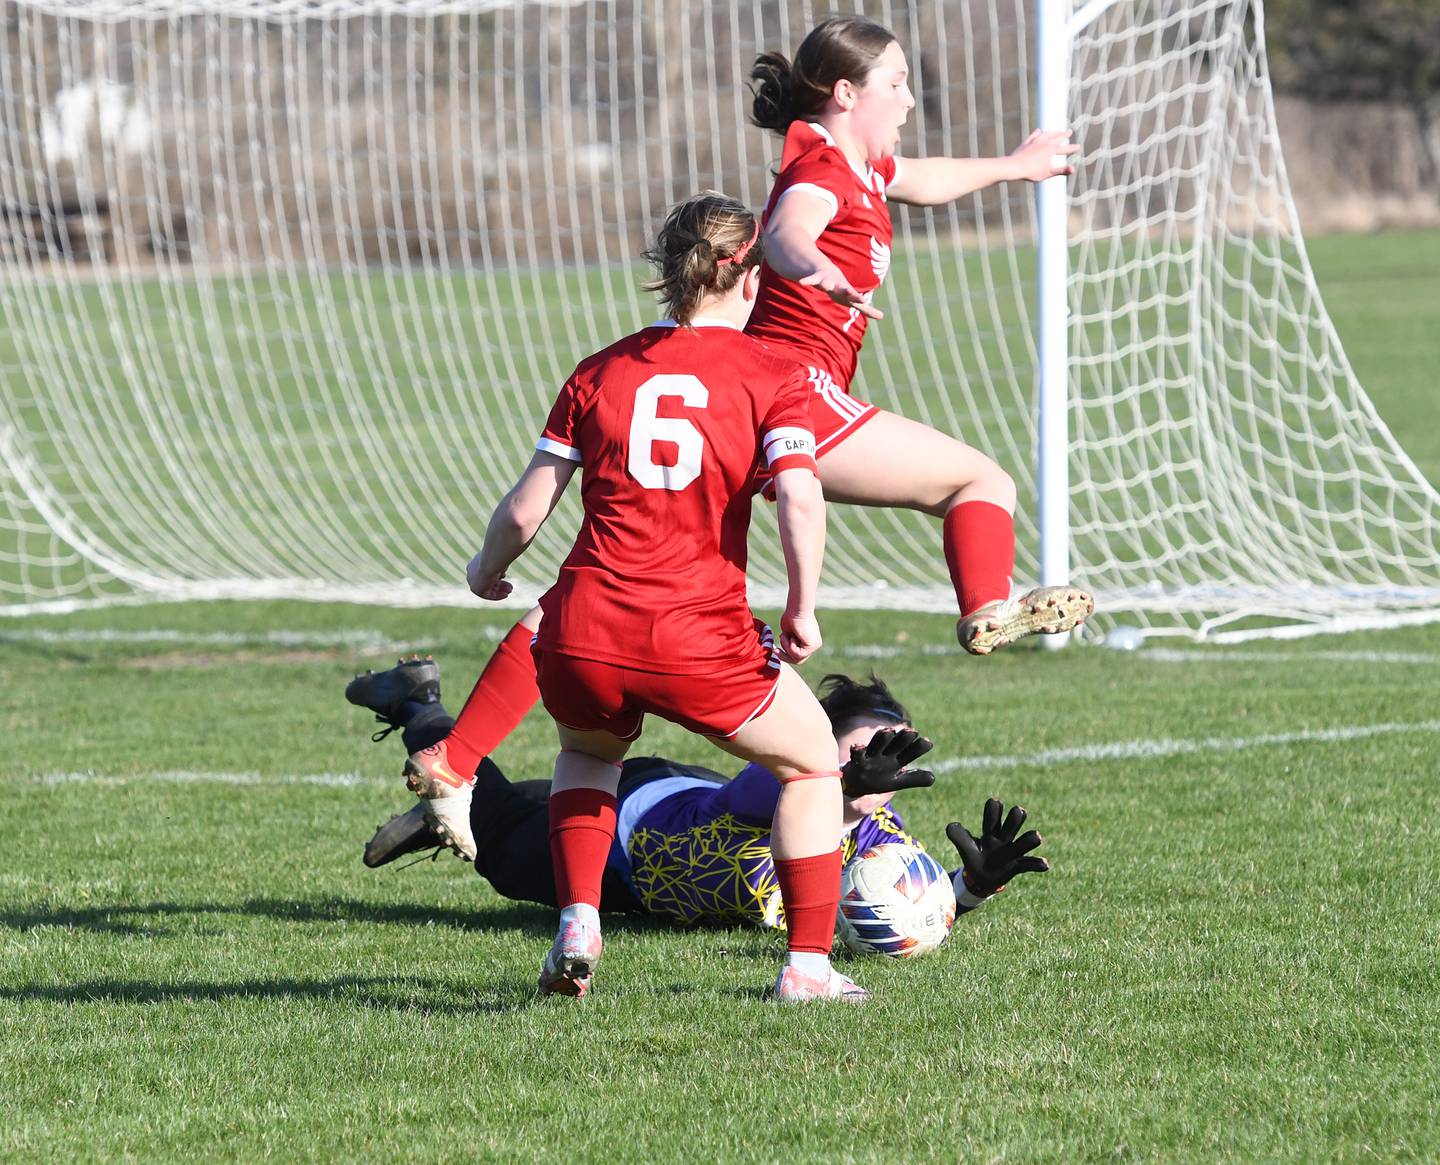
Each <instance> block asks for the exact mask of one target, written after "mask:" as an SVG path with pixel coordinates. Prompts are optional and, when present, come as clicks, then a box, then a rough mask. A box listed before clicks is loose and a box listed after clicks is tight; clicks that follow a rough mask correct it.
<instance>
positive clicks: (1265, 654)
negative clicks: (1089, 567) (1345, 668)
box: [833, 643, 1440, 666]
mask: <svg viewBox="0 0 1440 1165" xmlns="http://www.w3.org/2000/svg"><path fill="white" fill-rule="evenodd" d="M833 650H834V653H835V654H836V655H844V656H849V657H851V658H854V659H904V658H907V657H913V656H917V655H924V656H944V655H964V654H965V653H964V652H963V651H962V650H961V649H960V648H959V647H958V646H956V647H952V646H950V645H948V644H944V643H916V644H910V643H857V644H849V645H842V646H839V647H836V648H834V649H833ZM1087 650H1088V649H1087ZM1116 654H1117V655H1129V656H1133V657H1134V658H1136V659H1143V660H1145V661H1146V662H1147V663H1181V664H1190V663H1313V662H1315V661H1317V660H1319V661H1323V662H1325V663H1397V664H1420V665H1428V666H1434V665H1436V664H1440V655H1431V654H1428V653H1425V652H1418V651H1232V650H1229V649H1227V648H1217V647H1196V648H1194V649H1192V650H1189V651H1184V650H1181V649H1179V648H1174V647H1144V648H1141V649H1139V650H1138V651H1133V652H1132V651H1127V652H1116Z"/></svg>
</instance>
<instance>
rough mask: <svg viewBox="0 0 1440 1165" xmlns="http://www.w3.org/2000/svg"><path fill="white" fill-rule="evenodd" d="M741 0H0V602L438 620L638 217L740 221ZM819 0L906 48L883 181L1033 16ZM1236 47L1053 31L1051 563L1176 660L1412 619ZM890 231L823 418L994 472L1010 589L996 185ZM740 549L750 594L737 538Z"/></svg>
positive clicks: (1201, 39) (1346, 392)
mask: <svg viewBox="0 0 1440 1165" xmlns="http://www.w3.org/2000/svg"><path fill="white" fill-rule="evenodd" d="M776 7H777V6H774V5H769V4H762V3H759V2H758V0H745V2H743V3H740V2H737V3H701V2H699V0H690V2H687V3H679V2H675V0H671V2H668V3H660V2H659V0H652V2H649V3H645V2H641V0H623V2H621V0H617V2H615V3H596V2H590V3H568V2H567V3H560V4H555V3H543V4H542V3H528V4H519V3H503V2H499V0H485V2H477V3H469V4H462V3H446V2H439V0H434V2H432V0H423V2H413V0H412V2H409V3H401V2H399V0H391V2H366V0H353V2H346V3H342V2H341V0H325V2H317V3H306V2H303V0H268V2H265V0H224V2H222V0H203V2H202V0H190V2H175V3H162V2H154V3H142V2H140V0H99V2H93V3H60V2H51V3H28V2H18V3H17V2H16V0H0V313H3V327H0V610H8V611H12V612H15V611H24V610H38V609H54V608H56V607H57V606H65V605H76V604H82V603H97V602H100V603H103V602H113V601H118V600H122V599H125V598H128V597H134V596H136V595H144V594H153V595H162V596H171V597H174V596H191V597H204V596H247V595H249V596H303V597H313V598H327V597H328V598H355V599H365V600H371V601H382V602H396V603H407V602H408V603H419V602H437V601H438V602H449V601H462V602H463V601H468V600H467V598H466V596H465V595H464V592H463V590H462V588H461V586H460V585H459V582H458V580H459V575H460V571H461V569H462V568H463V565H464V562H465V561H466V560H467V559H468V557H469V555H470V554H471V553H472V552H473V550H474V549H476V547H477V546H478V544H479V541H480V538H481V534H482V526H483V522H484V520H485V518H486V516H487V515H488V513H489V510H490V508H491V506H492V505H493V503H494V501H495V500H496V499H497V498H498V496H499V494H500V492H501V491H502V490H503V489H504V488H505V487H506V486H507V485H508V484H509V482H510V481H511V480H512V479H513V477H514V475H515V474H516V473H517V472H518V470H519V469H520V467H521V466H522V465H523V464H524V462H525V460H526V458H527V456H528V451H529V449H530V447H531V444H532V442H533V439H534V436H535V434H536V433H537V431H538V427H539V424H540V421H541V419H542V417H543V415H544V411H545V408H546V406H547V404H548V402H549V400H550V398H551V396H552V394H553V392H554V390H555V388H556V387H557V386H558V385H559V383H560V381H561V380H562V379H563V377H564V376H565V374H566V373H567V372H568V371H569V369H570V368H571V366H572V365H573V364H574V363H575V361H576V360H577V359H578V358H580V357H581V356H583V355H585V354H587V353H588V352H590V351H592V350H593V349H596V348H598V347H600V346H602V345H604V344H606V343H608V342H610V341H611V340H612V339H614V338H615V337H617V336H619V335H620V334H622V333H624V332H627V331H630V330H633V329H634V328H635V327H637V326H639V325H640V324H643V323H645V322H648V321H649V320H650V319H653V318H654V316H655V314H656V311H655V308H654V307H653V304H652V302H651V301H650V298H649V297H648V296H646V295H645V294H644V293H642V292H641V291H640V290H639V282H640V279H641V277H642V265H641V262H640V259H639V253H640V251H641V249H642V248H643V246H644V245H645V243H646V241H647V236H648V235H649V233H650V232H651V231H653V229H654V226H655V225H656V223H657V222H658V219H659V218H660V216H661V215H662V213H663V211H664V209H665V208H666V207H667V206H668V205H669V204H670V203H672V202H674V201H676V200H678V199H679V198H681V197H684V196H685V195H687V194H689V193H691V192H693V191H695V190H697V189H700V188H703V187H708V186H714V187H720V188H723V189H725V190H727V191H729V192H732V193H734V194H736V195H738V196H740V197H742V198H744V199H745V200H746V201H747V202H749V203H751V204H752V205H756V206H758V205H760V204H761V203H762V202H763V200H764V197H765V193H766V189H767V184H768V181H769V176H768V169H769V168H770V167H772V166H773V165H774V163H775V161H776V155H777V145H778V141H777V139H774V138H773V137H771V136H769V135H766V134H763V133H762V132H761V131H759V130H756V129H754V128H753V127H749V126H748V125H747V123H746V121H745V111H746V109H747V106H748V102H747V94H746V90H745V86H744V78H745V74H746V71H747V69H748V65H749V63H750V62H751V61H752V60H753V59H754V57H755V55H756V54H757V53H758V52H760V51H762V50H763V49H766V48H772V47H780V48H782V49H785V50H787V51H793V49H794V47H795V45H796V44H797V43H798V41H799V38H800V37H801V36H802V35H803V34H804V32H805V31H806V29H808V27H810V25H811V24H812V23H813V22H814V21H815V20H816V19H818V18H819V16H821V15H824V12H825V11H827V10H828V8H826V7H824V6H821V7H819V8H816V7H812V6H811V5H810V4H808V3H807V4H804V5H800V6H794V10H793V11H789V12H777V11H775V9H776ZM857 10H863V11H865V12H867V13H868V14H869V15H872V16H874V17H876V18H877V19H879V20H881V21H883V22H885V23H887V24H889V25H890V26H891V27H893V28H894V29H895V30H896V32H897V34H898V35H899V36H900V38H901V41H902V44H903V45H904V47H905V48H906V49H907V52H908V53H909V55H910V59H911V67H912V71H913V82H912V83H913V84H914V86H915V89H916V92H917V95H918V97H919V105H918V106H917V108H916V110H915V113H914V115H913V118H912V123H911V127H910V129H909V130H908V131H907V138H906V142H905V144H904V146H903V147H902V149H903V150H904V152H909V153H927V154H939V153H947V154H985V153H996V152H1001V151H1004V150H1007V149H1010V148H1013V146H1014V145H1015V144H1017V143H1018V142H1019V140H1020V139H1021V138H1022V137H1023V136H1024V134H1025V133H1026V132H1027V131H1028V129H1029V128H1031V121H1032V118H1031V115H1030V112H1029V109H1030V104H1031V96H1030V95H1031V92H1032V89H1033V86H1032V84H1031V79H1030V77H1029V76H1028V70H1027V61H1028V60H1029V57H1030V47H1029V46H1030V42H1031V40H1032V36H1031V30H1030V28H1029V27H1028V25H1029V24H1030V22H1031V17H1030V14H1029V5H1028V2H1027V3H1024V4H1016V3H1013V0H989V2H962V0H955V2H952V3H945V4H933V3H916V4H911V5H906V4H899V3H868V4H863V5H859V6H857ZM1259 27H1260V21H1259V18H1258V3H1257V2H1256V0H1188V2H1185V3H1181V2H1180V0H1120V2H1119V3H1117V4H1116V5H1115V6H1114V7H1112V8H1111V9H1110V10H1109V11H1108V12H1107V13H1106V14H1105V15H1103V16H1102V17H1101V18H1100V19H1099V20H1098V21H1097V22H1096V23H1094V24H1093V25H1092V26H1091V27H1089V28H1088V29H1087V30H1085V31H1084V32H1083V33H1082V34H1081V35H1080V37H1079V39H1078V41H1077V44H1076V49H1075V52H1074V55H1073V62H1072V69H1073V80H1072V89H1071V92H1072V98H1071V107H1072V110H1073V124H1074V126H1075V128H1076V131H1077V136H1078V139H1079V140H1080V141H1081V143H1082V144H1083V146H1084V154H1083V155H1082V159H1083V160H1082V164H1081V168H1080V172H1079V174H1077V176H1076V178H1075V180H1074V182H1073V184H1072V194H1073V198H1072V207H1073V213H1072V218H1071V222H1072V262H1073V264H1074V275H1073V278H1072V282H1071V296H1070V298H1071V304H1072V327H1071V337H1072V345H1073V350H1074V359H1073V360H1072V364H1071V368H1072V372H1071V386H1070V387H1071V399H1072V407H1073V415H1072V432H1073V434H1074V438H1075V441H1074V460H1073V467H1072V478H1071V480H1072V495H1071V496H1072V503H1071V512H1072V519H1073V523H1074V531H1075V533H1074V541H1073V551H1072V561H1073V563H1074V568H1075V575H1076V578H1077V580H1078V581H1082V582H1085V583H1088V584H1090V585H1092V586H1094V587H1095V588H1096V589H1097V590H1098V591H1099V592H1100V597H1101V602H1102V604H1103V605H1104V606H1105V607H1106V608H1107V609H1108V610H1110V611H1112V612H1113V611H1119V610H1132V611H1137V612H1140V616H1141V617H1142V618H1143V619H1144V620H1145V621H1146V622H1148V623H1150V624H1152V625H1155V626H1157V627H1170V628H1175V629H1188V630H1191V631H1193V630H1196V629H1205V630H1209V629H1211V628H1213V627H1214V626H1216V625H1218V624H1222V623H1226V622H1230V621H1233V620H1236V619H1239V618H1244V617H1246V616H1251V615H1273V616H1277V617H1279V618H1280V619H1282V620H1285V621H1288V622H1292V623H1293V622H1295V621H1296V620H1300V621H1314V622H1319V623H1327V622H1328V623H1331V624H1333V623H1335V621H1337V620H1345V619H1351V618H1357V619H1362V620H1363V619H1370V618H1384V617H1391V618H1394V617H1396V616H1394V615H1393V614H1391V615H1388V616H1387V615H1386V613H1387V612H1396V611H1401V612H1406V613H1405V614H1404V615H1403V617H1404V618H1407V619H1409V618H1419V617H1428V615H1427V614H1426V613H1427V612H1436V613H1437V617H1440V566H1437V560H1440V556H1437V549H1436V541H1437V540H1436V529H1437V526H1436V517H1437V499H1436V496H1435V493H1434V491H1433V490H1432V489H1431V488H1430V487H1429V486H1428V485H1427V484H1426V483H1425V482H1424V481H1423V480H1422V478H1421V477H1420V475H1419V474H1418V473H1417V472H1416V471H1415V469H1414V467H1413V466H1412V465H1411V464H1410V462H1409V461H1408V460H1407V459H1406V458H1405V456H1404V454H1403V453H1402V452H1401V451H1400V449H1399V448H1398V447H1397V446H1396V444H1395V442H1394V441H1393V440H1392V439H1391V437H1390V435H1389V433H1388V432H1387V431H1386V429H1385V427H1384V425H1383V424H1382V423H1381V422H1380V420H1379V419H1378V418H1377V417H1376V416H1375V415H1374V411H1373V409H1372V408H1371V407H1370V405H1369V402H1368V400H1367V399H1366V398H1365V396H1364V394H1363V393H1362V392H1361V390H1360V388H1359V386H1358V385H1357V384H1356V383H1355V380H1354V377H1353V375H1352V374H1351V372H1350V369H1349V366H1348V364H1347V363H1346V360H1345V357H1344V354H1343V352H1342V351H1341V349H1340V347H1339V344H1338V343H1337V342H1336V340H1335V337H1334V336H1333V334H1332V331H1331V329H1330V326H1329V323H1328V320H1327V317H1326V315H1325V311H1324V308H1323V305H1322V304H1321V302H1320V300H1319V297H1318V294H1317V292H1316V289H1315V286H1314V281H1313V279H1312V277H1311V274H1310V271H1309V266H1308V263H1307V262H1306V260H1305V257H1304V252H1303V248H1302V246H1301V242H1300V239H1299V235H1298V231H1297V229H1296V225H1295V219H1294V213H1293V209H1292V207H1291V205H1290V200H1289V197H1288V192H1287V188H1286V185H1285V179H1284V172H1283V167H1282V164H1281V159H1280V155H1279V150H1278V145H1277V142H1276V135H1275V124H1274V117H1273V112H1272V110H1271V108H1270V93H1269V87H1268V82H1267V80H1266V76H1265V68H1264V54H1263V46H1262V44H1261V41H1260V35H1259ZM896 219H897V240H896V248H895V250H896V262H895V264H894V266H893V268H892V273H891V276H890V279H889V281H888V282H887V286H886V288H885V289H884V290H883V292H882V293H881V294H882V297H883V298H884V300H885V303H884V307H885V310H886V314H887V318H886V320H885V321H884V322H883V323H882V324H880V325H877V326H876V327H875V328H874V329H873V330H872V332H871V337H870V339H869V340H868V341H867V352H866V356H865V359H864V361H863V362H862V372H861V379H860V384H859V385H858V386H857V390H858V392H859V393H860V395H862V396H864V397H867V398H868V399H871V400H874V401H875V402H876V403H878V404H880V405H882V406H884V407H887V408H891V409H894V410H896V411H898V412H901V413H904V414H905V415H908V416H911V417H914V418H916V419H918V420H922V421H926V422H929V423H931V424H933V425H935V426H936V427H938V428H940V429H943V430H945V431H947V432H951V433H954V434H956V435H958V436H961V437H964V438H966V439H968V440H970V441H972V442H973V443H975V444H978V445H980V446H981V447H982V448H985V449H987V450H988V451H989V452H991V453H992V454H993V455H994V456H995V457H996V458H997V459H998V460H999V461H1000V462H1001V463H1002V464H1003V465H1005V466H1006V468H1008V469H1009V470H1011V472H1012V473H1014V474H1015V476H1016V477H1017V479H1018V480H1019V481H1020V482H1021V496H1022V519H1021V522H1020V538H1021V548H1020V562H1019V568H1018V573H1019V575H1020V576H1021V577H1033V575H1034V571H1035V553H1034V539H1035V531H1034V528H1033V525H1032V524H1031V522H1030V521H1029V519H1028V517H1027V516H1025V515H1026V514H1028V512H1029V511H1028V508H1027V507H1028V506H1029V499H1030V496H1031V482H1032V480H1033V466H1032V462H1033V456H1034V454H1033V443H1034V430H1035V425H1034V417H1033V407H1034V406H1033V400H1034V395H1035V393H1034V373H1033V368H1034V351H1035V349H1034V337H1033V328H1032V323H1031V318H1030V312H1031V308H1030V304H1031V303H1032V302H1033V298H1034V295H1033V287H1032V283H1033V276H1032V272H1033V270H1034V254H1033V207H1032V196H1031V191H1030V189H1029V188H1028V187H1024V186H1014V187H1000V188H996V189H993V190H990V191H986V192H984V193H982V194H979V195H976V196H974V197H971V198H967V199H964V200H962V201H961V202H960V203H958V204H956V205H954V206H952V207H946V208H941V209H938V210H934V211H917V212H904V211H900V210H899V209H898V208H897V214H896ZM880 471H881V472H883V467H880ZM574 522H575V511H574V508H573V500H572V502H571V503H570V504H568V505H567V508H566V509H565V511H564V512H563V513H562V514H560V515H557V517H556V519H555V520H554V521H553V522H552V524H551V527H550V528H549V529H548V530H547V531H546V532H545V533H544V534H542V537H541V539H540V540H539V542H537V545H536V546H535V548H534V549H533V550H532V552H531V553H530V554H529V555H528V556H527V557H526V559H524V560H522V564H521V571H520V574H521V579H522V581H523V582H524V583H525V584H527V585H526V586H525V587H523V591H524V593H525V594H527V595H531V596H533V595H534V594H535V593H537V591H538V589H539V588H541V587H543V586H544V585H545V584H546V582H547V581H548V579H549V578H550V577H551V575H552V574H553V571H554V570H555V567H556V566H557V564H558V561H559V558H560V556H561V555H562V554H563V552H564V550H565V548H566V547H567V546H568V543H569V537H570V534H571V532H572V531H573V528H574ZM831 529H832V534H831V540H830V549H829V552H828V556H827V557H828V565H827V571H826V591H825V595H824V601H825V602H826V603H828V604H832V605H837V604H848V605H874V606H894V607H910V608H922V609H923V608H933V609H936V610H948V609H950V608H951V607H952V606H953V598H952V597H951V594H950V588H949V584H948V582H947V580H946V576H945V569H944V564H943V561H942V559H941V556H940V552H939V535H938V530H937V528H936V524H935V523H934V522H933V521H932V520H930V519H926V518H921V517H918V516H915V515H908V514H893V513H889V512H883V511H858V510H849V511H844V510H841V509H840V508H838V507H837V509H836V512H835V513H834V515H833V517H832V527H831ZM752 546H753V565H752V579H753V580H754V581H755V583H756V584H758V589H759V591H760V594H759V596H758V597H759V598H761V599H762V600H763V599H765V598H773V596H774V594H775V588H776V587H777V586H778V584H779V583H780V582H781V580H782V579H783V569H782V566H781V564H780V561H779V557H778V554H777V553H776V550H775V545H774V538H773V530H772V529H771V523H770V522H769V520H768V519H766V518H763V517H762V518H761V519H760V520H759V521H758V522H757V532H756V537H755V538H754V539H753V540H752Z"/></svg>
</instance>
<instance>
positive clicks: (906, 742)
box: [840, 728, 935, 797]
mask: <svg viewBox="0 0 1440 1165" xmlns="http://www.w3.org/2000/svg"><path fill="white" fill-rule="evenodd" d="M934 747H935V745H934V743H932V742H931V741H929V740H927V739H926V738H925V737H923V736H921V735H920V734H919V733H918V732H916V731H915V730H914V729H913V728H882V729H880V731H879V732H877V733H875V735H874V736H872V737H871V738H870V742H869V743H868V744H866V745H865V747H864V748H861V747H860V746H859V745H858V744H857V745H855V746H854V747H852V748H851V749H850V759H849V760H848V761H846V762H845V767H844V768H843V769H841V770H840V784H841V788H843V789H844V791H845V796H847V797H867V796H871V795H873V794H876V793H896V792H899V791H900V790H901V789H928V788H929V787H930V786H931V785H933V784H934V783H935V774H934V773H932V772H930V771H929V770H928V769H912V768H907V767H906V766H907V765H909V764H910V762H911V761H915V760H919V759H920V758H921V757H922V756H924V755H925V754H926V753H927V752H929V751H930V750H931V749H932V748H934Z"/></svg>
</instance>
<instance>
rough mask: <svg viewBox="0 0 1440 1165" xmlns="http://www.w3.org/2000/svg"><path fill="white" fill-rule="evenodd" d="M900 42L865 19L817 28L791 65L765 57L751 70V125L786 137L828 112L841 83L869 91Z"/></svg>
mask: <svg viewBox="0 0 1440 1165" xmlns="http://www.w3.org/2000/svg"><path fill="white" fill-rule="evenodd" d="M894 40H895V34H894V33H893V32H891V31H890V30H889V29H888V28H886V27H885V26H884V25H883V24H877V23H876V22H875V21H873V20H870V19H867V18H866V17H864V16H838V17H836V18H835V19H833V20H827V21H824V22H823V23H821V24H817V25H816V26H815V27H814V28H812V29H811V30H810V32H809V34H808V35H807V36H806V37H805V39H804V40H802V41H801V42H800V47H799V48H798V49H797V50H796V51H795V60H794V62H793V63H792V62H790V61H789V60H787V59H786V58H785V57H784V56H783V55H782V54H780V53H763V54H761V55H760V56H759V57H757V58H755V64H754V66H753V67H752V68H751V70H750V81H751V87H750V93H751V96H752V98H753V100H752V104H751V106H750V120H751V121H753V122H754V123H755V124H756V125H758V126H759V127H760V128H761V129H771V130H774V131H775V132H776V133H778V134H780V135H781V136H782V137H783V136H784V134H785V131H786V130H787V129H789V128H790V123H791V122H792V121H796V120H799V119H801V118H812V117H814V116H816V115H817V114H819V113H821V112H822V111H823V110H824V109H825V104H826V102H828V101H829V100H830V95H831V94H832V93H834V91H835V84H836V82H838V81H849V82H851V83H852V84H854V85H863V84H864V83H865V78H866V77H867V76H869V74H870V70H871V69H873V68H874V67H875V62H876V60H878V59H879V57H880V54H881V53H883V52H884V51H885V50H886V49H887V48H889V47H890V44H891V43H892V42H893V41H894Z"/></svg>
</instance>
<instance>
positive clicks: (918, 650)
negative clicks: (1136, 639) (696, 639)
mask: <svg viewBox="0 0 1440 1165" xmlns="http://www.w3.org/2000/svg"><path fill="white" fill-rule="evenodd" d="M509 630H510V628H509V627H492V626H488V625H485V626H480V627H475V628H467V629H466V631H465V634H466V635H467V636H474V638H476V639H483V640H487V641H489V642H492V643H498V642H499V641H500V640H501V639H503V638H504V637H505V635H506V634H507V633H508V632H509ZM448 641H449V640H448V639H447V642H448ZM0 643H39V644H54V645H60V644H85V643H115V644H134V645H137V646H147V645H151V646H153V645H163V644H171V645H176V646H194V647H284V648H305V647H308V648H337V649H345V650H350V651H355V652H358V653H367V652H383V653H393V652H404V651H413V650H415V649H416V648H417V647H418V646H420V645H421V641H420V640H409V641H401V640H397V639H393V638H391V637H389V636H387V635H386V634H385V633H384V632H382V631H373V630H370V631H363V630H362V631H290V630H284V629H278V630H274V631H256V632H242V631H180V630H176V629H173V628H150V629H138V630H131V631H122V630H115V629H107V628H103V627H97V628H94V629H84V628H72V629H68V630H63V631H56V630H49V629H45V628H22V629H20V630H6V631H0ZM832 650H833V652H834V654H835V655H840V656H847V657H849V658H852V659H904V658H907V657H914V656H952V655H955V656H958V655H964V654H965V653H964V652H963V651H962V650H961V649H960V648H959V647H958V646H956V645H954V644H945V643H854V644H845V645H841V646H837V647H835V648H833V649H832ZM1124 654H1127V655H1134V656H1135V657H1136V658H1138V659H1143V660H1146V661H1148V662H1150V663H1178V664H1192V663H1309V662H1313V661H1316V660H1321V661H1324V662H1327V663H1394V664H1417V665H1432V666H1433V665H1436V664H1440V655H1432V654H1427V653H1424V652H1412V651H1306V652H1301V651H1244V650H1240V651H1235V650H1230V649H1226V648H1218V647H1208V648H1207V647H1196V648H1194V649H1192V650H1188V651H1187V650H1181V649H1178V648H1168V647H1145V648H1141V649H1140V650H1138V651H1135V652H1126V653H1124Z"/></svg>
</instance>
